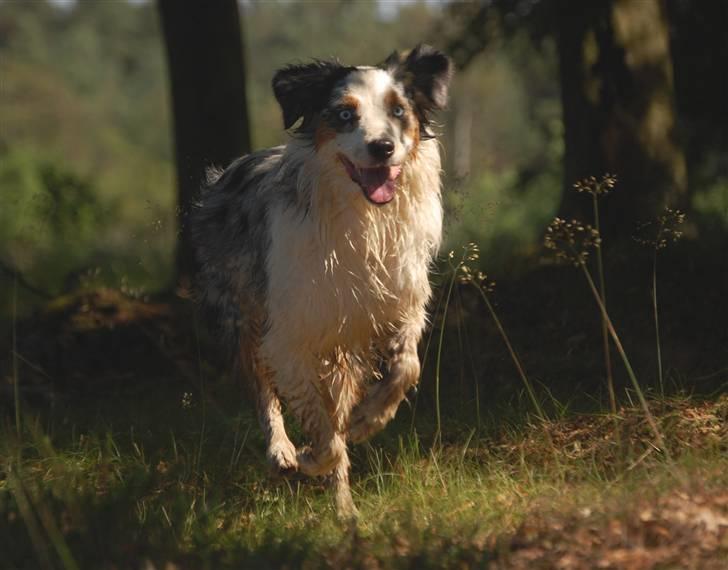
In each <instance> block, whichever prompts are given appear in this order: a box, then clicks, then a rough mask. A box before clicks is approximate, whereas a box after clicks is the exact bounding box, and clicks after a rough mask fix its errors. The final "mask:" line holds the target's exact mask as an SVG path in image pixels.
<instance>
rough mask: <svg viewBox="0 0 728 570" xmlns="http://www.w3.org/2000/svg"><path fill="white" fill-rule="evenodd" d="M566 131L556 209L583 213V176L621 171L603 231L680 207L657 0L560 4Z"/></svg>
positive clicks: (668, 65)
mask: <svg viewBox="0 0 728 570" xmlns="http://www.w3.org/2000/svg"><path fill="white" fill-rule="evenodd" d="M555 8H556V16H557V17H556V24H557V28H558V48H559V64H560V76H561V99H562V108H563V122H564V133H565V155H564V182H565V188H564V193H563V197H562V201H561V206H560V212H561V214H562V215H563V216H565V217H566V216H569V217H570V216H579V217H582V218H584V219H588V215H586V212H587V211H588V209H589V208H590V203H589V200H588V199H587V198H585V197H583V196H579V195H577V194H576V193H574V192H572V191H570V187H571V185H572V184H573V183H574V182H576V181H577V180H578V179H580V178H584V177H587V176H590V175H597V176H598V175H600V174H602V173H604V172H610V173H615V174H617V176H618V178H619V180H620V182H619V186H618V189H617V190H616V191H615V192H614V193H613V194H612V195H610V196H609V197H608V198H607V199H606V200H604V201H603V203H602V204H603V205H602V206H601V208H602V213H603V220H602V230H603V233H605V234H606V235H607V236H609V237H621V238H624V237H629V236H630V235H631V233H632V229H633V228H634V223H635V221H636V220H649V219H652V218H654V216H655V215H656V213H657V212H658V211H659V210H660V209H661V208H662V206H663V205H665V204H670V205H673V206H682V207H684V206H685V203H684V202H685V198H686V184H687V175H686V167H685V157H684V154H683V151H682V149H681V147H680V146H679V144H678V142H677V137H676V119H675V104H674V89H673V76H672V61H671V57H670V43H669V34H668V25H667V17H666V13H665V7H664V3H663V2H662V1H661V0H640V1H639V2H634V1H633V0H599V1H596V2H570V1H568V0H557V1H556V3H555Z"/></svg>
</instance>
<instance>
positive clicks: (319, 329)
mask: <svg viewBox="0 0 728 570" xmlns="http://www.w3.org/2000/svg"><path fill="white" fill-rule="evenodd" d="M421 222H424V225H423V223H421ZM427 223H428V220H427V219H426V218H424V219H422V218H420V219H419V221H418V222H417V223H412V224H410V225H408V226H407V227H405V228H404V232H405V233H404V234H402V233H400V230H401V229H402V228H401V227H399V226H397V223H393V224H390V225H389V226H387V225H385V224H382V225H380V226H377V227H374V226H370V227H364V228H362V227H356V226H354V227H350V228H348V229H345V228H341V227H338V228H337V227H329V228H327V229H326V231H323V232H322V229H321V227H320V226H319V225H317V224H316V223H315V222H314V221H313V220H312V219H311V218H304V219H301V218H300V217H298V218H296V217H295V216H294V215H293V214H291V213H290V212H289V211H286V210H279V211H278V212H277V213H276V215H274V216H273V220H272V223H271V237H272V244H271V250H270V257H269V259H268V264H267V266H268V278H269V306H268V315H269V322H270V326H271V332H272V333H274V334H276V332H280V333H281V334H283V333H284V332H285V335H286V336H287V337H288V338H290V339H292V340H293V339H295V342H297V343H304V344H306V345H308V346H309V347H310V349H311V350H312V351H313V352H315V353H319V354H321V353H326V352H328V351H329V350H331V349H333V348H334V347H336V346H347V347H349V348H353V347H357V348H360V349H366V348H367V347H368V345H369V343H370V342H371V341H372V340H373V339H374V338H375V337H377V336H379V335H381V334H383V333H385V332H386V331H387V330H388V329H389V328H390V327H391V326H392V325H396V324H397V322H398V321H400V320H401V319H402V318H403V317H405V316H406V315H407V313H408V312H409V311H410V310H411V309H413V308H414V307H418V306H422V305H423V304H424V303H426V302H427V298H428V297H429V294H430V287H429V282H428V277H427V270H428V267H429V262H430V257H431V255H432V242H433V240H437V239H439V232H440V226H439V225H438V226H437V227H436V228H434V229H433V228H426V227H425V226H426V225H427Z"/></svg>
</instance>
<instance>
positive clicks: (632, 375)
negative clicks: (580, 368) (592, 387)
mask: <svg viewBox="0 0 728 570" xmlns="http://www.w3.org/2000/svg"><path fill="white" fill-rule="evenodd" d="M579 266H580V267H581V269H582V271H583V272H584V277H586V280H587V282H588V283H589V287H590V289H591V291H592V294H593V295H594V299H595V300H596V302H597V304H598V305H599V309H600V310H601V312H602V318H603V319H604V322H606V323H607V327H608V329H609V334H610V335H611V336H612V340H613V341H614V346H615V347H616V348H617V352H619V355H620V356H621V357H622V362H624V367H625V368H626V369H627V374H628V375H629V379H630V380H631V382H632V386H633V387H634V389H635V392H636V393H637V397H638V398H639V401H640V404H641V406H642V409H643V411H644V412H645V417H646V418H647V423H649V424H650V428H651V429H652V431H653V432H654V434H655V439H656V440H657V445H658V446H659V447H660V449H662V451H663V452H664V453H665V455H666V456H667V457H668V458H669V451H668V449H667V446H666V445H665V440H664V439H663V437H662V434H661V433H660V429H659V428H658V427H657V422H655V418H654V416H653V415H652V412H651V411H650V407H649V405H648V404H647V400H646V399H645V395H644V394H643V392H642V388H640V385H639V382H638V381H637V376H635V373H634V370H633V369H632V365H631V364H630V362H629V358H627V353H626V352H625V350H624V347H623V346H622V343H621V342H620V340H619V335H617V331H616V330H615V329H614V325H613V324H612V320H611V319H610V318H609V314H608V313H607V308H606V307H605V306H604V304H603V303H602V300H601V297H600V296H599V291H597V287H596V285H595V284H594V280H593V279H592V276H591V273H589V269H587V267H586V264H585V263H583V262H581V263H579Z"/></svg>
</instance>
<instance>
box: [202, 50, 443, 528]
mask: <svg viewBox="0 0 728 570" xmlns="http://www.w3.org/2000/svg"><path fill="white" fill-rule="evenodd" d="M452 73H453V65H452V62H451V60H450V59H449V58H448V57H447V56H446V55H445V54H443V53H441V52H439V51H437V50H435V49H434V48H432V47H429V46H427V45H419V46H417V47H415V48H414V49H413V50H411V51H409V52H408V53H404V54H400V53H398V52H394V53H393V54H392V55H390V56H389V57H388V58H387V59H386V60H385V61H384V62H383V63H381V64H379V65H377V66H345V65H343V64H341V63H339V62H337V61H321V60H315V61H312V62H311V63H306V64H300V65H290V66H287V67H285V68H283V69H280V70H279V71H277V72H276V73H275V76H274V78H273V82H272V83H273V92H274V94H275V97H276V99H277V101H278V103H279V104H280V107H281V109H282V113H283V124H284V127H285V129H286V130H292V132H291V137H290V139H289V142H288V143H287V144H286V145H285V146H280V147H275V148H270V149H266V150H261V151H258V152H254V153H252V154H249V155H246V156H243V157H242V158H239V159H237V160H235V161H234V162H233V163H232V164H231V165H230V166H228V167H227V168H226V169H225V170H224V171H220V170H211V171H209V172H208V180H207V183H206V185H204V188H203V189H202V191H201V194H200V198H199V200H198V202H197V203H196V206H195V209H194V211H193V212H192V213H191V215H190V232H191V235H192V240H193V246H194V249H195V253H196V256H197V263H198V266H199V271H198V276H197V280H196V281H197V294H198V296H199V300H200V301H201V302H202V304H203V305H205V306H206V307H207V308H208V309H210V310H211V311H212V312H213V314H214V316H215V318H216V320H217V322H218V323H219V324H220V326H221V328H222V336H223V337H224V338H225V339H227V342H228V344H229V345H230V346H231V347H232V348H233V353H234V355H235V359H236V361H237V366H238V369H239V371H240V374H242V375H244V376H246V377H249V378H250V379H251V380H252V382H251V384H252V387H253V392H254V397H255V400H256V405H257V413H258V416H259V420H260V425H261V427H262V429H263V432H264V434H265V438H266V442H267V458H268V460H269V461H270V463H271V464H272V467H273V468H274V469H275V470H277V471H279V472H282V473H285V472H291V471H298V472H300V473H302V474H304V475H307V476H321V475H329V474H331V475H332V481H333V488H334V494H335V500H336V508H337V512H338V514H339V515H340V516H342V517H351V516H354V515H355V514H356V508H355V506H354V503H353V501H352V497H351V491H350V487H349V459H348V456H347V441H351V442H361V441H363V440H365V439H367V438H368V437H370V436H371V435H372V434H374V433H376V432H378V431H379V430H381V429H382V428H383V427H384V426H385V425H386V424H387V422H388V421H389V420H390V419H391V418H392V417H393V416H394V415H395V412H396V411H397V408H398V406H399V404H400V402H401V401H402V400H403V399H404V397H405V394H406V393H407V392H408V390H409V389H410V388H412V387H415V386H416V384H417V382H418V380H419V375H420V362H419V357H418V354H417V345H418V342H419V340H420V337H421V335H422V332H423V329H424V328H425V326H426V322H427V314H426V307H427V305H428V301H429V300H430V296H431V287H430V283H429V279H428V271H429V268H430V266H431V264H432V261H433V258H434V256H435V255H436V253H437V251H438V248H439V245H440V241H441V235H442V204H441V180H440V175H441V166H440V154H439V147H438V142H437V140H436V139H435V137H434V135H433V133H432V132H431V121H432V113H433V112H435V111H437V110H440V109H443V108H444V107H445V105H446V102H447V97H448V87H449V83H450V80H451V77H452ZM293 127H296V128H295V129H293ZM281 402H284V403H285V405H286V406H287V410H288V411H289V412H291V413H292V415H293V416H294V417H295V418H296V420H297V421H298V422H299V423H300V426H301V428H302V429H303V431H304V433H305V434H306V436H307V437H308V438H310V441H311V444H310V446H305V447H301V448H299V449H297V448H296V447H295V446H294V445H293V443H291V441H290V439H289V438H288V436H287V434H286V430H285V427H284V421H283V415H282V409H281Z"/></svg>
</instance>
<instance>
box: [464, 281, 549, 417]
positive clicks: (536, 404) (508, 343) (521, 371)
mask: <svg viewBox="0 0 728 570" xmlns="http://www.w3.org/2000/svg"><path fill="white" fill-rule="evenodd" d="M474 285H475V288H476V289H477V290H478V291H479V292H480V296H481V297H482V298H483V301H484V302H485V306H486V307H488V311H489V312H490V316H491V317H493V321H494V322H495V326H496V327H498V332H500V335H501V338H503V342H504V343H505V344H506V347H507V348H508V352H509V353H510V354H511V358H512V359H513V364H514V365H515V366H516V370H518V374H519V376H520V377H521V380H523V384H524V386H525V387H526V392H528V397H529V398H530V400H531V403H532V404H533V407H534V408H535V409H536V415H537V416H538V419H540V420H541V421H542V422H545V421H546V415H545V414H544V412H543V409H542V408H541V404H539V402H538V399H537V398H536V393H535V392H534V390H533V386H532V385H531V382H530V381H529V380H528V376H526V372H525V371H524V369H523V365H522V364H521V360H520V359H519V358H518V354H516V351H515V350H514V349H513V346H512V345H511V341H510V340H509V339H508V335H507V334H506V331H505V329H504V328H503V325H502V324H501V322H500V319H499V318H498V315H497V314H496V312H495V309H494V308H493V305H492V304H491V302H490V299H488V295H486V293H485V291H484V290H483V287H482V286H479V285H477V284H474Z"/></svg>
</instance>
